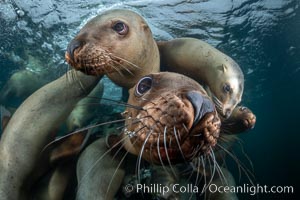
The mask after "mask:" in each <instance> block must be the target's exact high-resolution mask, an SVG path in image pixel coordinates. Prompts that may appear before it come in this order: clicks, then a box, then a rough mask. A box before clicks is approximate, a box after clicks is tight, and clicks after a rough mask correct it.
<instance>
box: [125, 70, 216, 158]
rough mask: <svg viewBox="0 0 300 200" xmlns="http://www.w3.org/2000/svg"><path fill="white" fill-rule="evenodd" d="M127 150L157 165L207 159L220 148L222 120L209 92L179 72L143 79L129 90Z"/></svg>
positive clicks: (154, 75) (159, 74)
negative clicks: (206, 156)
mask: <svg viewBox="0 0 300 200" xmlns="http://www.w3.org/2000/svg"><path fill="white" fill-rule="evenodd" d="M128 103H129V104H130V105H133V106H135V108H128V109H127V110H126V112H125V116H126V129H125V130H124V133H123V137H127V138H128V139H127V141H126V142H125V148H126V149H127V150H128V151H129V152H131V153H133V154H136V155H140V156H141V157H143V158H144V159H145V160H147V161H149V162H152V163H156V164H164V163H169V164H174V163H178V162H182V161H186V160H191V159H193V158H194V157H196V156H199V155H201V154H205V153H207V152H209V151H210V150H211V147H213V146H214V145H215V144H216V143H217V139H218V137H219V129H220V119H219V117H218V115H217V112H216V110H215V107H214V105H213V103H212V102H211V100H210V99H209V97H208V96H207V94H206V92H205V90H204V89H203V88H202V87H201V86H200V85H199V84H198V83H197V82H195V81H194V80H192V79H190V78H187V77H186V76H183V75H180V74H175V73H169V72H164V73H156V74H151V75H147V76H145V77H143V78H142V79H141V80H140V81H139V82H138V83H137V84H136V86H135V87H134V88H132V89H131V90H130V97H129V100H128Z"/></svg>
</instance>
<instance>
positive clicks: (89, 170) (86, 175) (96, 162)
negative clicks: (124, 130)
mask: <svg viewBox="0 0 300 200" xmlns="http://www.w3.org/2000/svg"><path fill="white" fill-rule="evenodd" d="M126 139H128V136H125V137H124V138H122V139H120V140H119V141H118V142H117V143H115V144H114V145H113V146H112V147H110V148H109V149H108V150H107V151H106V152H105V153H103V154H102V155H100V157H99V158H98V159H97V160H96V161H95V162H94V163H93V164H92V165H91V167H90V168H89V169H88V170H87V172H86V173H85V175H84V176H82V178H81V180H80V181H79V182H78V186H77V188H78V190H77V192H76V193H78V191H79V190H80V186H81V184H82V183H83V180H84V179H85V178H87V177H88V174H89V173H90V172H91V171H92V170H93V169H94V168H95V166H96V165H97V164H98V163H99V162H100V161H101V160H102V159H103V158H104V157H105V156H106V155H107V154H108V153H110V152H111V151H112V150H113V149H114V148H115V147H117V146H118V145H119V144H120V143H123V141H125V140H126Z"/></svg>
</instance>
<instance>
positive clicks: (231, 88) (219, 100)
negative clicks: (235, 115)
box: [206, 58, 244, 119]
mask: <svg viewBox="0 0 300 200" xmlns="http://www.w3.org/2000/svg"><path fill="white" fill-rule="evenodd" d="M211 82H213V84H210V87H209V88H206V90H207V92H208V93H209V96H211V97H212V100H213V102H214V103H215V105H216V108H217V111H218V113H219V114H220V115H221V116H222V117H223V118H225V119H226V118H228V117H229V116H230V115H231V113H232V111H233V110H234V108H235V107H236V106H237V104H238V103H240V102H241V99H242V95H243V90H244V75H243V73H242V71H241V69H240V67H239V66H238V64H237V63H236V62H235V61H233V60H232V59H230V58H228V60H227V62H226V63H224V64H221V65H220V66H219V67H218V70H217V74H216V75H215V77H214V78H213V79H211Z"/></svg>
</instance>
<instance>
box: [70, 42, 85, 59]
mask: <svg viewBox="0 0 300 200" xmlns="http://www.w3.org/2000/svg"><path fill="white" fill-rule="evenodd" d="M81 44H82V43H81V42H80V41H78V40H76V39H73V40H72V41H71V42H70V43H69V45H68V47H67V52H68V54H69V56H70V57H71V59H72V60H74V51H75V49H77V48H78V47H80V46H81Z"/></svg>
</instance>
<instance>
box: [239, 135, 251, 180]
mask: <svg viewBox="0 0 300 200" xmlns="http://www.w3.org/2000/svg"><path fill="white" fill-rule="evenodd" d="M237 142H238V144H239V145H240V148H241V151H242V153H243V155H244V156H245V157H246V159H247V161H248V162H249V164H250V166H251V170H252V173H254V165H253V163H252V161H251V159H250V158H249V156H248V155H247V153H246V152H245V149H244V146H243V144H242V140H238V141H237ZM253 176H254V174H253ZM254 177H255V176H254Z"/></svg>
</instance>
